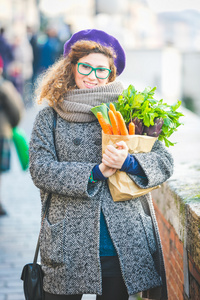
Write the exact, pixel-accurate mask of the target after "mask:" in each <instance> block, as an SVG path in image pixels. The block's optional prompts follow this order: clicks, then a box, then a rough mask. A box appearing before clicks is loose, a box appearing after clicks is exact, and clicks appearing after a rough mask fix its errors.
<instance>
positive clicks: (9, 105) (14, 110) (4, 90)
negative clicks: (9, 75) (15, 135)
mask: <svg viewBox="0 0 200 300" xmlns="http://www.w3.org/2000/svg"><path fill="white" fill-rule="evenodd" d="M0 98H1V102H2V103H1V105H2V106H3V108H4V111H5V113H6V115H7V118H8V120H9V122H10V125H11V126H12V127H15V126H17V125H18V124H19V122H20V120H21V117H22V114H23V112H24V104H23V100H22V98H21V96H20V94H19V92H18V91H17V90H16V88H15V87H14V85H13V84H12V83H11V82H9V81H7V80H6V81H5V82H4V83H3V85H2V87H1V97H0Z"/></svg>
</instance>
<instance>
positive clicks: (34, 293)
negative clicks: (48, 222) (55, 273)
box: [21, 110, 57, 300]
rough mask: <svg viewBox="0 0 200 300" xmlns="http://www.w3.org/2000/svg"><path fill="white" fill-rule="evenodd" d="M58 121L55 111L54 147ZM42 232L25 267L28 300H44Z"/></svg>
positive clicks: (22, 278)
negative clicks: (41, 250) (39, 258)
mask: <svg viewBox="0 0 200 300" xmlns="http://www.w3.org/2000/svg"><path fill="white" fill-rule="evenodd" d="M56 121H57V114H56V112H55V110H54V121H53V138H54V145H55V129H56ZM50 200H51V194H49V196H48V198H47V201H46V206H45V211H44V214H43V217H42V223H41V228H40V232H41V229H42V225H43V221H44V218H45V216H46V214H47V211H48V208H49V205H50ZM40 232H39V237H38V241H37V246H36V250H35V256H34V259H33V263H29V264H26V265H25V266H24V267H23V270H22V274H21V280H23V281H24V284H23V285H24V295H25V299H26V300H43V299H44V290H43V272H42V268H41V265H40V264H38V263H37V258H38V253H39V247H40Z"/></svg>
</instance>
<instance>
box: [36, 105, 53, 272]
mask: <svg viewBox="0 0 200 300" xmlns="http://www.w3.org/2000/svg"><path fill="white" fill-rule="evenodd" d="M56 124H57V113H56V111H55V110H53V140H54V146H55V149H56V140H55V130H56ZM50 201H51V193H50V194H49V195H48V197H47V201H46V206H45V210H44V214H43V217H42V222H41V227H40V232H39V236H38V241H37V245H36V249H35V255H34V259H33V267H34V266H35V265H36V263H37V259H38V253H39V248H40V233H41V230H42V226H43V222H44V218H45V217H46V215H47V212H48V209H49V206H50Z"/></svg>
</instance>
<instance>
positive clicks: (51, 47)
mask: <svg viewBox="0 0 200 300" xmlns="http://www.w3.org/2000/svg"><path fill="white" fill-rule="evenodd" d="M45 34H46V39H44V40H45V42H44V43H42V44H40V55H39V73H41V72H43V71H44V70H46V69H48V67H50V66H51V65H52V64H53V63H54V62H55V61H56V60H57V59H58V58H59V57H60V55H61V54H62V49H63V43H62V42H61V41H60V39H59V36H58V30H57V28H56V27H55V26H54V25H49V26H48V27H47V29H46V32H45Z"/></svg>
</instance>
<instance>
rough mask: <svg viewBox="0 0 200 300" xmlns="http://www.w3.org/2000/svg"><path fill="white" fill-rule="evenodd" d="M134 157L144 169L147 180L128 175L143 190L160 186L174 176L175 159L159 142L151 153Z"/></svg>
mask: <svg viewBox="0 0 200 300" xmlns="http://www.w3.org/2000/svg"><path fill="white" fill-rule="evenodd" d="M134 157H135V159H136V160H137V161H138V163H139V164H140V166H141V167H142V169H143V171H144V173H145V175H146V178H140V177H138V176H135V175H130V174H128V175H129V176H130V178H132V179H133V180H134V181H135V183H136V184H137V185H138V186H139V187H141V188H150V187H154V186H157V185H160V184H162V183H163V182H165V181H166V180H167V179H168V178H169V177H171V176H172V174H173V157H172V155H171V154H170V153H169V152H168V150H167V149H166V147H165V146H164V144H163V143H162V142H160V141H159V140H157V141H156V142H155V144H154V146H153V148H152V150H151V152H148V153H137V154H134Z"/></svg>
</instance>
